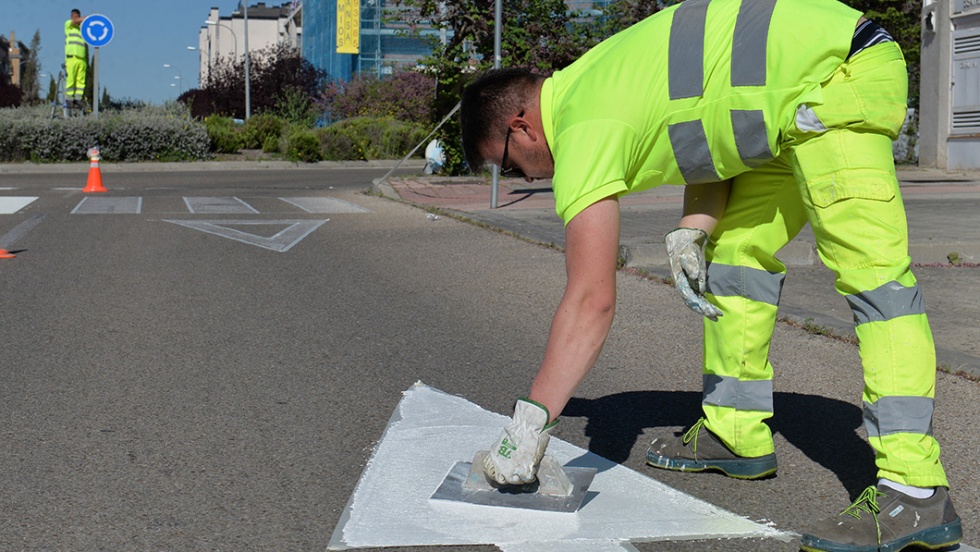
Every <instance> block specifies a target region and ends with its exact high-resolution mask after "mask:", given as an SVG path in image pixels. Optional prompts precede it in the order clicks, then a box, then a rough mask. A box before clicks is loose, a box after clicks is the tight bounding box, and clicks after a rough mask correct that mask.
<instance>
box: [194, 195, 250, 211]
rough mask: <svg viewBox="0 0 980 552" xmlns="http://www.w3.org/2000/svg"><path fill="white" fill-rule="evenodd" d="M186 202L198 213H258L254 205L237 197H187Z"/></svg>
mask: <svg viewBox="0 0 980 552" xmlns="http://www.w3.org/2000/svg"><path fill="white" fill-rule="evenodd" d="M184 203H185V204H186V205H187V210H188V211H190V212H191V213H194V214H196V215H239V214H253V215H254V214H258V211H257V210H255V208H254V207H252V206H251V205H249V204H248V203H245V202H244V201H242V200H240V199H238V198H237V197H185V198H184Z"/></svg>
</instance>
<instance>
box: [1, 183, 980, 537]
mask: <svg viewBox="0 0 980 552" xmlns="http://www.w3.org/2000/svg"><path fill="white" fill-rule="evenodd" d="M384 172H386V170H385V169H367V168H364V169H347V168H336V169H302V170H300V169H297V170H286V171H278V170H255V171H248V170H236V171H167V172H153V171H148V170H140V171H138V172H125V171H118V172H115V171H114V172H112V173H109V172H106V173H104V174H103V177H104V181H105V186H106V187H107V188H108V189H109V190H110V192H109V194H106V195H107V196H108V197H111V198H112V197H139V198H141V202H140V204H139V205H140V211H139V213H138V214H120V213H113V214H72V212H73V211H76V210H77V209H78V206H79V204H80V202H82V200H83V199H84V197H83V194H81V193H80V190H81V188H82V187H83V186H84V173H83V174H80V175H79V174H72V173H67V172H63V173H60V174H3V175H0V187H2V188H4V190H3V191H0V196H36V197H38V199H37V200H36V201H34V202H33V203H31V204H30V205H29V206H27V207H26V208H24V209H23V210H21V211H18V212H17V213H14V214H8V215H0V237H3V236H7V237H8V238H9V237H11V233H12V232H13V233H15V234H19V235H16V236H13V237H16V241H15V242H14V243H13V244H12V245H11V246H10V247H8V249H10V250H11V251H15V252H16V253H17V258H16V259H10V260H0V345H2V351H0V419H2V420H4V423H3V424H0V433H2V436H0V511H2V512H3V514H2V515H0V550H237V551H241V550H323V549H325V548H326V546H327V543H328V542H329V540H330V538H331V534H332V533H333V531H334V528H335V527H336V525H337V523H338V521H339V519H340V516H341V514H342V512H343V510H344V507H345V505H346V503H347V500H348V498H349V496H350V495H351V493H352V492H353V490H354V488H355V486H356V484H357V481H358V478H359V477H360V475H361V472H362V470H363V469H364V466H365V463H366V462H367V461H368V459H369V458H370V456H371V452H372V449H373V447H374V446H375V444H376V443H377V441H378V440H379V439H380V438H381V435H382V432H383V431H384V429H385V426H386V424H387V423H388V420H389V417H390V416H391V413H392V410H393V409H394V408H395V406H396V405H397V404H398V402H399V400H400V399H401V397H402V392H403V391H405V390H406V389H408V388H409V387H410V386H412V385H413V384H414V383H415V382H417V381H422V382H424V383H426V384H428V385H430V386H432V387H435V388H437V389H440V390H442V391H445V392H447V393H450V394H453V395H460V396H463V397H465V398H466V399H468V400H470V401H472V402H474V403H476V404H478V405H480V406H482V407H484V408H486V409H488V410H491V411H494V412H501V413H509V412H510V409H511V407H512V404H513V401H514V399H515V398H516V397H518V396H521V395H523V394H525V393H526V391H527V387H528V385H529V382H530V379H531V377H532V375H533V372H534V370H535V368H536V364H537V362H538V361H539V359H540V357H541V354H542V351H543V345H544V342H545V338H546V334H547V331H548V327H549V325H550V320H551V315H552V313H553V311H554V306H555V305H556V304H557V301H558V299H559V297H560V294H561V290H562V287H563V285H564V265H563V259H562V256H561V255H560V254H559V253H557V252H556V251H554V250H552V249H549V248H546V247H541V246H537V245H534V244H530V243H526V242H524V241H521V240H517V239H514V238H513V237H509V236H506V235H503V234H500V233H496V232H492V231H489V230H487V229H485V228H480V227H477V226H473V225H470V224H466V223H463V222H460V221H456V220H452V219H449V218H439V219H437V220H432V219H431V218H430V217H427V216H426V213H425V212H424V211H422V210H419V209H417V208H415V207H412V206H409V205H405V204H402V203H399V202H395V201H391V200H388V199H384V198H380V197H375V196H371V195H365V194H364V193H362V192H363V191H364V190H366V189H367V188H368V187H369V184H370V182H371V180H372V179H373V178H376V177H378V176H381V175H382V174H383V173H384ZM219 197H220V198H238V203H243V204H246V205H247V206H249V207H250V208H251V209H252V210H253V211H255V212H249V213H245V214H242V213H237V212H232V213H223V212H217V211H214V212H207V209H198V210H197V211H195V212H191V210H190V209H189V207H191V206H194V205H197V206H202V205H208V204H207V202H203V203H201V202H198V203H195V202H194V201H193V200H191V201H188V200H187V199H185V198H219ZM297 198H329V199H331V200H335V201H337V202H338V203H335V205H356V206H358V207H360V208H362V209H363V210H365V211H366V212H331V213H309V212H306V211H303V210H302V209H300V208H297V206H296V205H295V202H294V203H290V202H289V201H284V199H287V200H289V199H292V200H295V199H297ZM168 221H183V222H188V221H190V222H197V223H202V222H206V223H208V224H212V225H218V226H219V227H220V225H221V224H222V221H230V222H227V223H226V226H225V228H226V229H227V228H229V227H230V228H232V229H238V230H242V231H246V232H248V233H250V234H252V235H259V236H258V237H259V238H265V239H266V240H268V241H272V242H274V241H276V237H275V236H276V232H277V231H278V230H280V229H281V227H282V226H284V225H286V224H287V223H289V224H292V223H294V222H295V221H313V222H321V224H320V225H319V226H317V227H316V228H315V230H314V231H312V232H310V233H309V234H308V235H306V236H305V237H303V238H302V239H300V240H298V241H297V242H296V243H295V244H293V245H292V246H291V247H290V248H289V249H288V250H287V251H285V252H278V251H274V250H270V249H267V248H264V247H260V246H256V245H255V244H253V243H244V242H242V241H237V240H235V239H228V236H229V235H232V234H225V235H224V236H223V235H218V234H215V233H212V232H207V231H202V230H200V229H199V228H201V227H198V229H195V228H193V227H188V226H185V225H181V224H178V223H176V222H168ZM263 222H264V223H267V224H266V225H265V226H263V225H262V224H260V223H263ZM25 225H26V226H25ZM18 228H20V229H21V230H20V231H19V232H15V231H16V230H17V229H18ZM257 242H258V243H261V242H262V240H261V239H258V240H257ZM619 280H620V291H619V304H618V314H617V321H616V323H615V325H614V328H613V332H612V335H611V336H610V338H609V340H608V341H607V345H606V350H605V352H604V354H603V356H602V357H601V358H600V361H599V363H598V365H597V367H596V369H595V370H594V371H593V374H592V375H591V376H590V378H589V379H588V380H587V381H586V383H585V384H584V385H583V386H582V388H581V389H580V391H579V393H578V394H577V396H576V398H575V399H573V401H572V403H571V404H570V405H569V408H568V409H567V410H566V412H565V414H564V418H563V421H562V423H561V424H560V426H559V428H558V432H557V434H556V436H557V437H558V438H561V439H563V440H566V441H569V442H571V443H573V444H576V445H578V446H582V447H585V448H589V449H590V450H592V451H593V452H596V453H597V454H600V455H602V456H605V457H606V458H609V459H611V460H613V461H615V462H619V463H622V464H623V465H626V466H628V467H630V468H632V469H635V470H637V471H640V472H641V473H644V474H647V475H649V476H650V477H653V478H655V479H657V480H660V481H662V482H664V483H666V484H668V485H670V486H673V487H675V488H678V489H680V490H682V491H684V492H686V493H689V494H691V495H694V496H696V497H698V498H701V499H703V500H706V501H708V502H711V503H713V504H715V505H717V506H720V507H722V508H725V509H727V510H730V511H732V512H735V513H737V514H739V515H742V516H745V517H747V518H749V519H752V520H757V521H763V522H767V523H772V524H773V525H774V526H776V527H777V528H779V529H782V530H785V531H790V532H799V531H802V530H803V529H805V528H806V527H807V526H808V524H809V522H810V521H811V520H813V519H815V518H817V517H823V516H826V515H828V514H831V513H835V512H836V511H839V510H840V509H842V508H843V507H845V506H846V505H847V504H848V503H849V502H850V500H851V499H852V498H854V497H855V496H856V495H857V494H858V493H859V492H860V491H861V490H862V489H863V487H864V486H866V485H867V484H869V483H870V482H871V480H872V478H873V477H874V470H873V466H872V463H871V453H870V449H868V448H867V445H866V444H865V443H864V442H863V440H862V437H861V436H862V435H863V429H860V427H859V426H860V422H861V412H860V409H859V407H858V406H857V405H858V404H859V403H860V389H861V376H860V373H861V372H860V365H859V359H858V356H857V351H856V349H855V348H854V346H853V345H850V344H847V343H843V342H840V341H835V340H832V339H828V338H825V337H821V336H817V335H811V334H808V333H806V332H804V331H802V330H800V329H797V328H793V327H789V326H787V325H784V324H781V325H779V327H778V329H777V332H776V337H775V341H774V344H773V353H772V357H773V362H774V364H777V366H779V374H780V376H779V379H778V380H777V381H776V384H775V385H776V392H777V395H776V410H777V413H779V414H777V417H776V418H774V420H773V421H772V427H773V428H774V430H775V432H776V440H777V441H776V446H777V450H778V453H779V455H780V456H779V461H780V472H779V475H778V477H775V478H772V479H768V480H764V481H757V482H743V481H736V480H733V479H728V478H725V477H722V476H716V475H695V474H681V473H672V472H662V471H655V470H652V469H649V468H646V467H645V466H644V465H643V454H644V452H645V450H646V446H647V443H648V442H649V440H650V438H651V437H652V436H653V435H655V434H660V433H663V432H669V431H673V430H676V429H680V428H681V427H682V426H685V425H688V424H690V423H691V422H693V421H694V419H696V417H697V415H698V404H699V401H700V388H701V376H700V370H699V366H700V355H701V349H700V323H699V321H698V319H697V318H696V317H695V316H693V315H690V316H688V313H686V311H685V310H684V309H683V307H682V306H680V305H679V304H678V302H677V301H676V299H675V298H674V297H673V293H674V292H673V290H672V289H671V288H669V287H667V286H665V285H662V284H659V283H656V282H651V281H648V280H643V279H641V278H639V277H637V276H634V275H631V274H628V273H623V274H621V275H620V276H619ZM978 400H980V387H978V385H977V383H975V382H971V381H967V380H964V379H962V378H958V377H956V376H951V375H948V374H940V376H939V383H938V388H937V403H938V405H939V406H938V408H939V413H938V414H937V419H936V422H935V432H936V434H937V435H938V437H939V438H940V440H941V442H942V443H943V446H944V449H943V451H944V458H945V461H946V464H947V471H948V474H949V476H950V480H951V483H952V486H953V496H954V500H956V506H957V509H958V511H959V513H960V515H961V517H962V518H963V520H964V530H965V532H967V542H976V540H975V539H973V537H972V534H973V533H972V531H973V530H974V529H975V528H977V527H980V497H978V496H977V487H976V483H975V482H976V481H977V477H978V475H980V470H978V467H977V462H976V459H975V456H976V445H975V444H974V439H973V436H975V435H976V434H977V433H978V432H977V429H978V419H977V406H976V405H977V404H980V403H978ZM393 514H394V513H393ZM971 539H972V540H971ZM635 546H636V548H637V549H639V550H644V551H645V550H671V551H673V550H796V543H795V542H791V543H782V542H777V541H741V540H736V541H695V542H675V543H635ZM458 549H459V550H492V549H493V548H492V547H476V546H474V547H460V548H458ZM445 550H455V549H454V548H445Z"/></svg>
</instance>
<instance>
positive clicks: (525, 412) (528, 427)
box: [483, 399, 558, 485]
mask: <svg viewBox="0 0 980 552" xmlns="http://www.w3.org/2000/svg"><path fill="white" fill-rule="evenodd" d="M550 418H551V415H550V414H549V413H548V409H547V408H545V406H544V405H542V404H538V403H536V402H534V401H532V400H530V399H519V400H518V401H517V404H516V405H515V406H514V418H513V420H512V421H511V422H510V423H509V424H508V425H507V427H505V428H504V432H503V434H502V435H501V436H500V438H499V439H497V442H496V444H495V445H494V446H493V448H491V449H490V454H488V455H487V457H486V459H485V460H484V461H483V471H484V473H486V474H487V477H488V478H489V479H490V480H491V481H495V482H497V483H499V484H501V485H523V484H525V483H532V482H533V481H534V480H535V479H537V478H538V465H540V464H541V458H542V457H544V451H545V449H547V448H548V441H550V440H551V430H552V428H554V427H555V425H557V424H558V420H555V421H554V422H552V423H550V424H549V423H548V420H549V419H550Z"/></svg>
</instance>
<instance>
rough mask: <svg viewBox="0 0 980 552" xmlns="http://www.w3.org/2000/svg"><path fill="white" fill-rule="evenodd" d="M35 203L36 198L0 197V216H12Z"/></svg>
mask: <svg viewBox="0 0 980 552" xmlns="http://www.w3.org/2000/svg"><path fill="white" fill-rule="evenodd" d="M35 201H37V197H36V196H30V197H29V196H23V197H18V196H11V197H0V215H12V214H14V213H16V212H17V211H20V210H21V209H23V208H24V207H27V206H28V205H30V204H31V203H34V202H35Z"/></svg>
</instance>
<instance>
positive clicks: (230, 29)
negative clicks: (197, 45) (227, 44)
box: [187, 20, 238, 61]
mask: <svg viewBox="0 0 980 552" xmlns="http://www.w3.org/2000/svg"><path fill="white" fill-rule="evenodd" d="M205 23H206V24H208V25H210V26H212V27H224V28H226V29H228V32H229V33H231V37H232V39H234V44H233V46H234V47H235V61H238V35H236V34H235V30H234V29H232V28H231V27H229V26H228V25H224V24H222V23H218V22H217V21H211V20H208V21H205ZM187 48H188V49H191V48H194V47H193V46H188V47H187ZM209 61H210V60H209Z"/></svg>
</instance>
